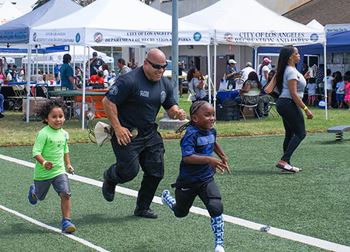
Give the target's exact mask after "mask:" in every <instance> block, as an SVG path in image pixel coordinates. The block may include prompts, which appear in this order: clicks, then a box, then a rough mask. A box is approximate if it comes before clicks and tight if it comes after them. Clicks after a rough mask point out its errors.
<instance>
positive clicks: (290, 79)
mask: <svg viewBox="0 0 350 252" xmlns="http://www.w3.org/2000/svg"><path fill="white" fill-rule="evenodd" d="M299 61H300V54H299V51H298V49H297V48H296V47H294V46H286V47H283V48H282V49H281V51H280V54H279V57H278V65H277V72H276V86H277V89H278V92H279V94H280V95H279V97H278V99H277V101H276V109H277V112H278V113H279V114H280V116H281V117H282V121H283V126H284V129H285V137H284V141H283V155H282V157H281V159H280V160H279V161H278V162H277V164H276V167H277V168H280V169H282V170H284V171H286V172H291V173H295V172H299V171H300V170H301V169H300V168H297V167H295V166H292V165H291V157H292V155H293V153H294V151H295V150H296V149H297V147H298V146H299V145H300V143H301V142H302V140H303V139H304V138H305V136H306V130H305V121H304V116H303V113H302V111H303V112H304V113H305V115H306V117H307V118H308V119H312V118H313V114H312V112H311V110H310V109H309V108H308V107H307V106H306V105H305V104H304V102H303V100H302V98H303V96H304V90H305V87H306V80H305V78H304V76H303V75H302V74H301V73H300V72H298V70H297V69H296V68H295V65H296V64H297V63H298V62H299Z"/></svg>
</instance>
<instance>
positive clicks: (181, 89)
mask: <svg viewBox="0 0 350 252" xmlns="http://www.w3.org/2000/svg"><path fill="white" fill-rule="evenodd" d="M178 65H179V78H178V79H179V96H180V97H182V93H183V86H182V82H183V78H182V72H183V71H184V70H185V66H184V63H183V62H181V61H179V64H178Z"/></svg>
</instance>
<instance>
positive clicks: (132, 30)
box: [30, 0, 210, 46]
mask: <svg viewBox="0 0 350 252" xmlns="http://www.w3.org/2000/svg"><path fill="white" fill-rule="evenodd" d="M81 20H84V22H81ZM171 28H172V19H171V16H170V15H168V14H165V13H163V12H161V11H159V10H156V9H154V8H152V7H150V6H148V5H146V4H144V3H142V2H141V1H139V0H128V1H124V0H97V1H95V2H93V3H91V4H89V5H88V6H86V7H85V8H83V9H81V10H79V11H77V12H75V13H74V14H70V15H67V16H66V17H63V18H60V19H58V20H55V21H53V22H49V23H47V24H43V25H39V26H35V27H33V29H32V31H31V36H30V43H32V44H38V43H43V44H70V45H74V44H76V45H77V44H79V45H89V46H162V45H171ZM209 42H210V40H209V32H208V30H207V28H205V27H201V26H198V25H193V24H190V23H187V22H182V21H179V45H184V44H185V45H198V44H200V45H203V44H204V45H206V44H209Z"/></svg>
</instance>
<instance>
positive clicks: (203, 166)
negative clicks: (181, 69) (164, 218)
mask: <svg viewBox="0 0 350 252" xmlns="http://www.w3.org/2000/svg"><path fill="white" fill-rule="evenodd" d="M190 117H191V120H190V122H189V123H187V124H185V125H184V126H182V127H181V128H180V129H179V130H178V131H179V132H181V131H183V130H184V129H186V133H185V135H184V137H183V138H182V139H181V151H182V160H181V163H180V174H179V176H178V178H177V180H176V183H175V184H174V185H172V186H173V187H175V188H176V189H175V198H174V197H173V196H172V195H171V194H170V192H169V191H168V190H164V191H163V193H162V201H163V203H165V204H167V205H168V206H169V207H170V209H171V210H172V211H173V212H174V214H175V216H176V217H179V218H182V217H185V216H186V215H187V214H188V212H189V210H190V208H191V206H192V204H193V201H194V199H195V198H196V196H199V198H200V199H201V200H202V201H203V203H204V204H205V206H206V208H207V210H208V212H209V215H210V216H211V227H212V230H213V233H214V238H215V252H222V251H224V221H223V217H222V213H223V205H222V202H221V195H220V191H219V189H218V187H217V185H216V183H215V181H214V174H215V171H216V170H218V171H219V172H221V173H223V172H224V171H227V172H228V173H230V170H229V167H228V163H227V156H226V155H225V153H224V151H223V150H222V148H221V147H220V146H219V144H218V143H217V142H216V130H215V129H214V128H213V126H214V122H215V114H214V108H213V107H212V106H211V105H210V104H209V103H208V102H206V101H197V102H194V103H193V104H192V106H191V108H190ZM213 152H215V153H216V154H217V155H218V157H219V158H216V157H214V156H213V155H212V154H213Z"/></svg>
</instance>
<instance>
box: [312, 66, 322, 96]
mask: <svg viewBox="0 0 350 252" xmlns="http://www.w3.org/2000/svg"><path fill="white" fill-rule="evenodd" d="M313 68H314V69H315V70H316V71H315V73H316V74H315V78H316V84H317V87H318V88H319V92H318V93H319V94H320V93H322V94H323V93H324V92H322V90H324V82H323V81H324V64H320V65H319V66H318V67H316V65H314V66H313Z"/></svg>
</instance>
